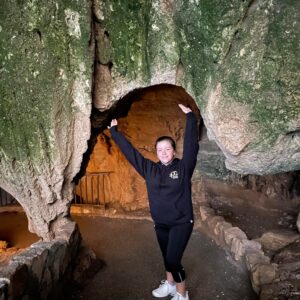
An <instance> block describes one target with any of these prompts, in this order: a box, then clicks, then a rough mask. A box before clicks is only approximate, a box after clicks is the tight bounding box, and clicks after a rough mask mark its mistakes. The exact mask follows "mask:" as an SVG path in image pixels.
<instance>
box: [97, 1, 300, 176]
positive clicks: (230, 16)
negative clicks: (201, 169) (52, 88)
mask: <svg viewBox="0 0 300 300" xmlns="http://www.w3.org/2000/svg"><path fill="white" fill-rule="evenodd" d="M299 5H300V4H299V1H284V2H283V1H279V0H276V1H262V0H260V1H251V0H248V1H237V0H236V1H231V2H226V3H225V2H224V1H220V0H213V1H209V3H208V2H205V1H187V0H181V1H156V0H153V1H146V0H139V1H135V3H134V4H132V3H129V2H128V3H126V4H125V3H121V2H115V1H100V0H98V1H95V3H94V11H95V15H96V18H97V25H96V27H97V28H98V29H97V31H96V35H97V37H96V40H97V47H98V61H99V66H98V68H97V72H96V77H99V80H98V82H99V87H98V90H99V92H97V93H96V95H95V106H96V107H97V108H98V109H100V110H106V109H107V108H109V107H111V106H112V105H113V103H114V102H116V101H117V100H118V99H119V98H120V97H122V96H124V95H126V94H127V93H128V92H129V91H131V90H132V89H135V88H140V87H145V86H149V85H153V84H157V83H170V84H178V85H182V86H183V87H184V88H185V89H186V90H187V91H188V93H189V94H190V95H192V96H193V97H194V99H195V101H196V102H197V104H198V105H199V107H200V108H201V113H202V116H203V118H204V121H205V125H206V127H207V129H208V133H209V137H210V138H211V139H214V140H215V141H216V143H217V144H218V145H219V147H220V148H221V149H222V151H223V152H224V154H225V156H226V166H227V167H228V168H229V169H231V170H234V171H236V172H239V173H243V174H247V173H248V174H267V173H278V172H283V171H289V170H295V169H299V168H300V165H299V161H300V159H299V158H300V152H299V148H300V147H299V145H300V134H299V128H300V105H299V103H300V101H299V92H298V91H299V76H297V72H298V69H299V59H298V53H299V43H298V40H299ZM124 24H127V26H124ZM101 78H102V79H101ZM96 81H97V78H96ZM101 82H102V83H101ZM96 90H97V88H96Z"/></svg>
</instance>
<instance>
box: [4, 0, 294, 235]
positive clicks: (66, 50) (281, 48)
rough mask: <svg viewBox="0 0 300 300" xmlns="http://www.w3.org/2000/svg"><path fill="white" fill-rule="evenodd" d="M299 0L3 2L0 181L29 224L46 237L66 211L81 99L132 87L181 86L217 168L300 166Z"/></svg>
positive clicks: (83, 144) (82, 122)
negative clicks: (219, 159)
mask: <svg viewBox="0 0 300 300" xmlns="http://www.w3.org/2000/svg"><path fill="white" fill-rule="evenodd" d="M299 5H300V2H299V1H296V0H291V1H280V0H274V1H271V0H268V1H262V0H258V1H252V0H245V1H238V0H234V1H230V2H224V1H220V0H212V1H188V0H179V1H174V0H163V1H158V0H152V1H148V0H147V1H146V0H137V1H133V2H132V1H125V2H124V1H111V0H108V1H101V0H95V1H93V2H92V5H91V6H92V9H91V7H89V3H88V2H82V1H67V0H53V1H51V2H50V3H48V2H47V1H45V0H43V1H39V2H32V1H29V2H26V1H25V2H24V1H23V2H22V1H21V2H20V1H15V2H13V1H12V2H11V1H5V2H3V4H2V6H1V11H0V40H1V50H0V74H1V80H0V98H1V101H0V150H1V151H0V162H1V168H0V175H1V177H0V186H1V187H2V188H4V189H5V190H6V191H7V192H9V193H10V194H12V195H13V196H14V197H15V198H17V199H18V201H19V202H20V203H21V204H22V206H23V207H24V209H25V211H26V214H27V216H28V218H29V226H30V229H31V231H34V232H36V233H37V234H39V235H40V236H42V237H43V238H44V239H51V238H53V236H54V235H55V230H56V228H59V226H60V224H63V223H64V222H65V221H66V219H65V218H64V216H66V215H68V213H69V206H70V200H71V198H72V182H71V181H72V179H73V177H74V176H75V175H76V173H77V172H78V170H79V168H80V164H81V161H82V155H83V153H84V152H85V150H86V148H87V140H88V139H89V136H90V119H89V117H90V112H91V97H93V98H94V106H95V107H96V108H98V109H99V110H100V111H107V110H108V109H109V108H111V107H112V106H113V105H114V104H115V103H116V102H117V101H118V100H119V99H120V98H122V97H124V96H125V95H126V94H128V93H129V92H130V91H132V90H134V89H136V88H142V87H148V86H151V85H155V84H162V83H168V84H175V85H179V86H182V87H184V88H185V90H186V91H187V92H188V93H189V94H190V95H191V96H192V97H193V98H194V99H195V101H196V102H197V105H198V106H199V107H200V108H201V114H202V116H203V119H204V122H205V125H206V127H207V130H208V134H209V137H210V138H211V139H213V140H215V142H216V143H217V144H218V146H219V148H220V149H221V150H222V151H223V153H224V154H225V157H226V165H227V168H229V169H231V170H234V171H236V172H239V173H246V174H252V173H253V174H267V173H278V172H283V171H289V170H296V169H300V152H299V149H300V134H299V132H300V131H299V130H300V101H299V92H298V91H299V76H297V72H298V70H299V59H298V53H299V43H298V41H299V28H300V27H299ZM92 13H93V17H92V16H91V14H92ZM91 19H93V20H94V22H91ZM91 23H92V24H91ZM89 45H91V46H92V47H94V48H93V50H94V51H95V55H96V59H95V61H96V63H95V66H94V70H92V68H91V63H92V59H94V57H91V55H90V53H89V51H88V48H89ZM93 74H94V76H95V78H92V77H93ZM92 81H93V86H94V89H93V90H92V84H91V82H92Z"/></svg>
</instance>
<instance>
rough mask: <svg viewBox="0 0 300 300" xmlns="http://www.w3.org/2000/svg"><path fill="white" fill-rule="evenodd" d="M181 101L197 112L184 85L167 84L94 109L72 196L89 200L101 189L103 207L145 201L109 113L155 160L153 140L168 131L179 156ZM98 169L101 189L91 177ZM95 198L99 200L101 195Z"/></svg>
mask: <svg viewBox="0 0 300 300" xmlns="http://www.w3.org/2000/svg"><path fill="white" fill-rule="evenodd" d="M179 103H182V104H184V105H188V106H190V107H191V109H192V110H193V111H194V112H195V113H196V115H197V116H198V117H200V113H199V110H198V108H197V105H196V103H195V101H194V100H193V98H192V97H191V96H190V95H189V94H188V93H187V92H186V91H185V90H184V89H183V88H182V87H179V86H174V85H167V84H161V85H156V86H151V87H147V88H143V89H139V90H135V91H133V92H131V93H129V94H128V95H126V96H125V97H124V98H123V99H121V100H120V101H119V102H118V103H117V105H116V106H115V107H114V108H112V109H111V110H110V111H109V112H106V113H99V112H95V113H94V114H93V125H94V131H95V132H96V133H97V134H96V136H95V137H94V145H92V147H91V148H92V150H91V151H90V155H89V159H88V161H86V162H85V163H86V169H85V174H84V176H83V177H81V180H80V181H79V183H78V184H77V187H76V196H77V197H79V198H81V199H80V200H81V201H82V203H86V204H93V201H94V202H95V200H97V201H98V199H92V195H94V196H96V198H97V195H100V198H101V195H102V197H103V196H104V197H105V199H104V202H105V205H106V207H107V208H114V209H121V210H125V211H135V210H138V209H146V208H147V207H148V200H147V193H146V187H145V183H144V179H143V178H142V177H140V176H139V175H138V173H137V172H136V171H135V170H134V169H133V168H132V167H131V166H130V165H129V163H128V162H127V161H126V159H125V157H124V156H123V154H122V153H121V152H120V150H119V148H118V147H117V145H116V144H115V143H114V142H113V141H112V139H111V137H110V133H109V130H108V129H106V126H107V125H108V124H109V122H110V120H111V119H112V118H117V119H118V128H119V131H120V132H122V133H123V134H124V135H125V136H126V137H127V138H128V140H129V141H130V142H131V143H132V144H133V145H134V146H135V147H136V148H137V149H138V150H139V151H140V152H141V153H142V154H143V155H144V156H145V157H147V158H149V159H151V160H154V161H155V160H157V158H156V155H155V149H154V143H155V140H156V139H157V137H159V136H162V135H170V136H172V137H173V138H174V139H175V141H176V143H177V157H179V158H180V157H181V155H182V146H183V134H184V128H185V120H186V118H185V116H184V114H183V113H182V111H181V110H180V109H179V107H178V104H179ZM103 120H105V121H103ZM103 124H104V125H105V126H104V125H103ZM97 128H98V129H97ZM104 128H105V129H104ZM103 129H104V130H103ZM92 140H93V138H92ZM96 174H99V176H101V178H100V190H99V185H97V180H99V178H98V179H96V184H95V180H94V183H93V182H92V181H91V180H92V178H93V177H94V176H96ZM102 188H103V189H104V190H101V189H102ZM86 189H87V191H86ZM99 202H100V203H102V204H103V198H102V199H100V201H99Z"/></svg>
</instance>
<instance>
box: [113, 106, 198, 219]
mask: <svg viewBox="0 0 300 300" xmlns="http://www.w3.org/2000/svg"><path fill="white" fill-rule="evenodd" d="M186 116H187V122H186V129H185V135H184V144H183V156H182V159H181V160H180V159H178V158H175V159H174V160H173V161H172V163H170V164H168V165H164V164H162V163H161V162H158V163H155V162H153V161H151V160H149V159H146V158H144V157H143V156H142V155H141V154H140V153H139V152H138V151H137V150H136V149H135V148H134V147H133V146H132V145H131V144H130V142H129V141H127V140H126V138H125V137H124V136H123V135H122V134H121V133H119V132H118V131H117V126H113V127H111V128H110V132H111V136H112V138H113V140H114V141H115V142H116V144H117V145H118V146H119V148H120V149H121V151H122V152H123V154H124V155H125V157H126V158H127V160H128V161H129V162H130V163H131V164H132V166H133V167H134V168H135V169H136V170H137V172H138V173H139V174H140V175H141V176H142V177H143V178H144V179H145V180H146V185H147V191H148V198H149V204H150V212H151V216H152V219H153V220H154V222H155V223H156V224H165V225H177V224H183V223H187V222H191V223H193V222H194V221H193V220H194V217H193V207H192V196H191V177H192V175H193V171H194V168H195V165H196V161H197V152H198V150H199V145H198V130H197V121H196V117H195V115H194V114H193V113H192V112H189V113H188V114H187V115H186Z"/></svg>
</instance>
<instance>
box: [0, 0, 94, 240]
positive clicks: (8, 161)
mask: <svg viewBox="0 0 300 300" xmlns="http://www.w3.org/2000/svg"><path fill="white" fill-rule="evenodd" d="M89 39H90V7H89V5H88V3H87V2H78V1H71V2H70V1H67V0H66V1H64V0H62V1H61V0H58V1H50V2H49V1H39V2H37V1H5V2H3V3H2V4H1V11H0V41H1V50H0V62H1V63H0V74H1V79H0V98H1V101H0V166H1V167H0V186H1V187H3V188H4V189H5V190H6V191H8V192H9V193H10V194H11V195H13V196H14V197H15V198H16V199H17V200H18V201H19V202H20V204H21V205H22V206H23V208H24V210H25V212H26V214H27V217H28V219H29V228H30V230H31V231H32V232H35V233H37V234H38V235H39V236H41V237H42V238H43V239H44V240H50V239H52V238H54V237H55V228H58V227H59V226H57V225H58V224H55V223H56V222H58V223H61V224H63V223H64V222H65V221H64V217H65V216H67V215H68V214H69V206H70V200H71V199H72V183H71V181H72V179H73V177H74V176H75V174H76V173H77V172H78V170H79V168H80V164H81V160H82V154H83V153H84V152H85V151H86V149H87V140H88V138H89V136H90V111H91V96H90V93H91V73H92V70H91V63H92V56H91V55H90V54H89V51H88V42H89Z"/></svg>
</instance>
